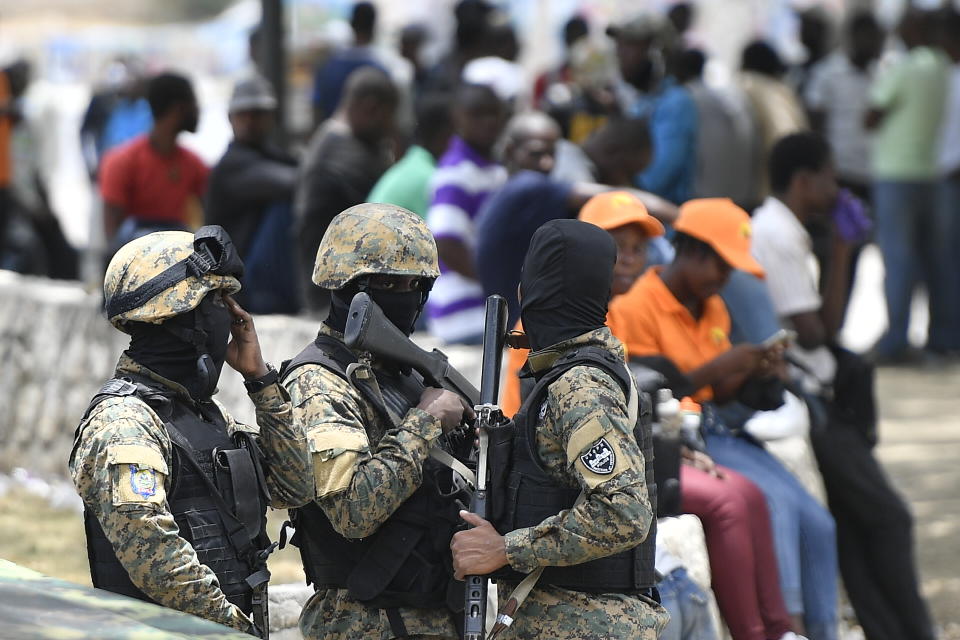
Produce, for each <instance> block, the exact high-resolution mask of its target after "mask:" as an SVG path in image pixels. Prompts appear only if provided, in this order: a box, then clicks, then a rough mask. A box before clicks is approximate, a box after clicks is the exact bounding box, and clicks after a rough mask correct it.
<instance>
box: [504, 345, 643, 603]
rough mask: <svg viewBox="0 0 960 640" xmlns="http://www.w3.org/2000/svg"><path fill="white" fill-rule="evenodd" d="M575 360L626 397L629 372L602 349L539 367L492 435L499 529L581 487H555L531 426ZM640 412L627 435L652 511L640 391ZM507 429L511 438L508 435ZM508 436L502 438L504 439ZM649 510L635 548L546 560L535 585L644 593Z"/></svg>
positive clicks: (528, 519)
mask: <svg viewBox="0 0 960 640" xmlns="http://www.w3.org/2000/svg"><path fill="white" fill-rule="evenodd" d="M576 366H591V367H597V368H599V369H601V370H603V371H604V372H605V373H607V374H609V375H610V376H611V377H613V379H614V380H616V381H617V382H618V383H619V384H620V388H621V389H622V390H623V393H624V396H625V397H626V398H628V399H629V397H630V388H631V385H630V378H629V377H628V376H629V375H630V374H629V372H628V371H627V369H626V366H625V365H624V363H623V361H622V360H620V359H618V358H617V357H616V356H615V355H614V354H612V353H610V352H609V351H607V350H606V349H602V348H599V347H581V348H579V349H575V350H573V351H570V352H568V353H567V354H565V355H564V356H562V357H561V358H559V359H558V360H557V362H556V363H555V364H554V366H553V367H552V368H551V369H549V370H548V371H547V372H545V373H544V374H543V375H542V376H541V377H540V379H539V380H538V381H537V383H536V385H535V386H534V387H533V389H532V390H531V391H530V392H529V393H528V394H527V395H526V397H525V399H524V401H523V404H522V405H521V407H520V410H519V411H518V412H517V414H516V415H515V416H514V418H513V421H512V429H511V428H509V427H507V428H506V429H505V430H504V431H503V433H502V435H501V434H497V435H493V436H492V437H491V439H492V442H493V445H492V447H491V458H492V462H491V482H492V484H493V495H492V496H491V505H492V515H493V519H494V524H495V526H496V528H497V530H498V531H500V532H506V531H513V530H515V529H521V528H524V527H532V526H536V525H538V524H540V523H541V522H543V521H544V520H545V519H547V518H549V517H551V516H555V515H556V514H558V513H560V512H561V511H563V510H565V509H570V508H571V507H573V505H574V503H575V502H576V500H577V498H578V496H579V495H580V492H581V489H580V487H579V486H577V485H568V486H561V485H559V484H558V483H557V481H556V480H555V479H554V478H553V477H551V476H550V475H549V474H548V473H547V472H546V470H545V469H544V468H543V466H542V464H541V461H540V458H539V455H538V454H537V444H536V442H537V426H538V424H539V422H540V411H541V407H542V405H543V403H544V402H545V401H546V396H547V388H548V387H549V386H550V384H551V383H553V382H555V381H556V380H557V379H558V378H560V376H562V375H563V374H564V373H566V372H567V371H568V370H569V369H571V368H573V367H576ZM638 402H639V407H638V409H639V411H638V414H637V424H636V426H635V427H634V436H635V437H636V439H637V443H638V444H639V446H640V450H641V452H642V453H643V457H644V460H645V462H646V465H645V472H646V483H647V491H648V493H649V496H650V506H651V509H652V510H653V513H654V514H656V511H657V507H656V505H657V485H656V482H655V481H654V475H653V458H654V455H653V431H652V419H651V418H652V416H651V402H650V399H649V398H648V397H647V396H646V394H639V397H638ZM511 433H512V438H510V437H509V436H510V434H511ZM506 438H509V441H508V440H506ZM656 527H657V521H656V517H654V518H653V519H652V520H651V523H650V530H649V532H648V533H647V537H646V539H645V540H644V541H643V542H641V543H640V544H639V545H637V546H636V547H634V548H632V549H629V550H627V551H622V552H620V553H617V554H615V555H612V556H607V557H605V558H598V559H597V560H591V561H590V562H585V563H583V564H578V565H573V566H568V567H547V568H546V569H545V570H544V572H543V575H542V577H541V578H540V584H551V585H555V586H558V587H563V588H565V589H571V590H574V591H586V592H591V593H614V592H643V591H646V590H649V589H652V588H653V587H654V586H655V585H656V582H657V580H656V572H655V570H654V560H655V558H654V556H655V550H656V538H657V529H656ZM494 577H496V578H498V579H506V580H507V581H510V582H516V581H519V580H521V579H522V578H523V575H521V574H519V573H517V572H515V571H512V570H507V571H501V572H499V573H497V574H496V575H495V576H494Z"/></svg>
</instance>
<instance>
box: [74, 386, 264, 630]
mask: <svg viewBox="0 0 960 640" xmlns="http://www.w3.org/2000/svg"><path fill="white" fill-rule="evenodd" d="M128 395H133V396H136V397H137V398H139V399H140V400H142V401H143V402H145V403H146V404H147V405H148V406H150V408H151V409H153V411H154V412H155V413H156V414H157V415H158V416H159V417H160V419H161V420H163V423H164V427H165V428H166V430H167V433H168V435H169V436H170V440H171V442H172V443H173V453H174V455H173V465H172V467H171V469H170V479H171V485H172V486H171V490H170V491H169V493H168V494H167V503H168V505H169V508H170V512H171V513H172V514H173V517H174V520H176V523H177V527H179V529H180V537H182V538H183V539H185V540H186V541H187V542H189V543H190V545H191V546H192V547H193V549H194V550H195V551H196V554H197V559H198V560H199V561H200V563H201V564H204V565H206V566H207V567H209V568H210V569H211V570H212V571H213V572H214V573H215V574H216V575H217V580H219V582H220V589H221V590H222V591H223V593H224V595H226V597H227V599H228V600H229V601H230V602H232V603H233V604H235V605H236V606H237V607H239V608H240V609H242V610H243V611H244V612H245V613H248V614H249V613H251V611H252V608H253V603H252V599H253V590H254V588H255V587H257V586H260V585H262V584H264V583H265V582H267V580H269V578H270V574H269V572H268V571H267V567H266V556H267V555H268V554H269V552H270V540H269V539H268V537H267V534H266V524H267V520H266V512H267V504H268V503H269V500H270V498H269V493H268V490H267V485H266V482H265V479H264V475H263V467H262V465H261V461H262V458H263V455H262V453H261V452H260V449H259V446H258V445H257V443H256V442H255V440H254V439H253V437H252V436H251V434H248V433H244V432H238V433H236V434H234V435H233V437H231V436H230V435H228V434H227V428H226V422H225V420H224V418H223V415H222V414H221V413H220V410H219V408H218V407H217V406H216V404H214V403H213V402H203V403H199V404H197V405H195V406H190V405H188V404H187V403H186V402H185V401H184V400H183V399H181V398H180V397H179V396H176V395H174V394H172V393H171V392H169V391H165V390H161V389H158V388H157V387H155V386H149V385H148V382H147V381H145V380H142V379H137V380H135V381H134V380H131V379H122V380H121V379H114V380H110V381H109V382H107V384H105V385H104V387H103V388H102V389H101V391H100V392H99V393H98V394H97V395H96V396H94V398H93V401H92V402H91V404H90V407H89V408H88V409H87V413H86V414H85V416H84V418H86V416H87V415H89V413H90V411H92V410H93V408H94V407H95V406H96V405H97V404H99V403H100V402H101V401H103V400H105V399H106V398H109V397H115V396H128ZM79 435H80V430H79V429H78V430H77V434H76V438H79ZM84 529H85V531H86V534H87V556H88V558H89V561H90V575H91V577H92V579H93V586H95V587H98V588H100V589H106V590H107V591H113V592H114V593H120V594H123V595H126V596H130V597H133V598H138V599H140V600H145V601H147V602H152V600H151V599H150V598H149V597H148V596H147V595H146V594H144V593H143V592H142V591H140V589H138V588H137V587H136V586H135V585H134V584H133V582H131V580H130V577H129V575H128V574H127V571H126V570H125V569H124V568H123V565H121V564H120V561H119V560H118V559H117V557H116V555H115V554H114V552H113V548H112V546H111V544H110V541H109V540H108V539H107V537H106V535H105V534H104V532H103V529H102V528H101V526H100V523H99V522H98V521H97V519H96V517H94V516H93V514H91V513H90V511H89V510H85V511H84Z"/></svg>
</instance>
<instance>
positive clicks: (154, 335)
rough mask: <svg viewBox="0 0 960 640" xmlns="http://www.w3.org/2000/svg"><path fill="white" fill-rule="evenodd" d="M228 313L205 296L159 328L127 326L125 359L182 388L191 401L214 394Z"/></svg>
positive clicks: (226, 337)
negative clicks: (128, 358) (191, 308)
mask: <svg viewBox="0 0 960 640" xmlns="http://www.w3.org/2000/svg"><path fill="white" fill-rule="evenodd" d="M230 322H231V317H230V312H229V311H228V310H227V309H226V307H222V306H219V305H217V304H216V303H214V301H213V296H211V295H208V296H207V297H205V298H204V299H203V300H202V301H201V302H200V304H199V305H198V306H197V307H196V308H195V309H193V310H192V311H190V312H188V313H182V314H180V315H178V316H175V317H173V318H170V319H169V320H167V321H166V322H164V323H163V324H159V325H156V324H148V323H145V322H135V323H131V324H130V325H129V328H130V346H129V347H127V355H128V356H129V357H130V358H132V359H133V360H134V361H135V362H137V363H138V364H140V365H143V366H144V367H146V368H147V369H150V370H151V371H153V372H154V373H156V374H158V375H160V376H163V377H164V378H166V379H168V380H170V381H172V382H176V383H178V384H180V385H183V386H184V387H185V388H186V389H187V391H188V392H189V393H190V396H191V397H192V398H194V399H195V400H207V399H209V398H210V396H211V395H213V392H214V391H215V390H216V387H217V381H218V380H219V379H220V372H221V370H222V369H223V363H224V361H225V360H226V353H227V343H228V341H229V339H230Z"/></svg>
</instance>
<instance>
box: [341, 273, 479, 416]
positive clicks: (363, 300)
mask: <svg viewBox="0 0 960 640" xmlns="http://www.w3.org/2000/svg"><path fill="white" fill-rule="evenodd" d="M343 341H344V343H345V344H346V345H347V346H348V347H350V348H351V349H357V350H360V351H369V352H370V353H372V354H374V355H377V356H380V357H382V358H385V359H388V360H391V361H393V362H396V363H398V364H401V365H405V366H408V367H410V368H412V369H415V370H416V371H418V372H419V373H420V375H422V376H423V377H424V379H425V381H426V382H427V384H429V385H431V386H435V387H443V388H444V389H447V390H449V391H453V392H454V393H456V394H457V395H459V396H460V397H461V398H463V399H465V400H466V401H467V402H469V403H470V404H471V405H476V404H477V403H478V402H479V401H480V392H479V391H477V388H476V387H474V386H473V385H472V384H470V381H469V380H467V379H466V378H465V377H464V376H463V374H461V373H460V372H459V371H457V370H456V369H454V368H453V367H452V366H450V362H449V361H448V360H447V356H446V355H445V354H444V353H443V352H442V351H440V350H438V349H434V350H433V351H432V352H430V351H426V350H425V349H421V348H420V347H418V346H417V345H416V344H414V342H413V341H412V340H410V338H409V337H408V336H406V335H405V334H404V333H403V332H402V331H400V329H398V328H397V327H396V326H395V325H394V324H393V323H392V322H390V320H388V319H387V317H386V315H384V313H383V310H382V309H381V308H380V307H379V306H377V303H376V302H374V301H373V299H372V298H370V296H369V295H368V294H366V293H363V292H361V293H358V294H357V295H355V296H354V297H353V300H352V301H351V302H350V311H349V312H348V314H347V324H346V327H345V328H344V332H343Z"/></svg>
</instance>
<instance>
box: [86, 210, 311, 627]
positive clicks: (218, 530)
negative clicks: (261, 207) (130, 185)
mask: <svg viewBox="0 0 960 640" xmlns="http://www.w3.org/2000/svg"><path fill="white" fill-rule="evenodd" d="M242 269H243V265H242V263H240V262H239V258H238V257H236V255H235V252H234V251H233V248H232V243H231V242H230V240H229V237H228V236H226V233H225V232H223V230H222V229H221V228H220V227H203V228H202V229H200V230H199V231H198V232H197V234H196V235H194V234H190V233H186V232H180V231H170V232H160V233H152V234H149V235H147V236H144V237H142V238H139V239H137V240H134V241H132V242H130V243H128V244H127V245H125V246H124V247H123V248H121V249H120V251H119V252H118V253H117V254H116V256H115V257H114V258H113V260H111V262H110V266H109V267H108V269H107V274H106V279H105V282H104V295H105V303H106V309H107V315H108V317H109V320H110V322H111V323H112V324H113V325H114V326H115V327H116V328H118V329H119V330H121V331H124V332H126V333H129V334H130V335H131V342H130V346H129V348H128V349H127V351H125V352H124V354H123V355H121V357H120V361H119V363H118V365H117V369H116V377H115V378H114V379H113V380H111V381H110V382H108V383H107V384H106V385H104V387H103V388H102V389H101V391H100V393H98V394H97V396H96V397H95V398H94V402H93V403H92V404H91V407H90V409H88V411H87V414H86V415H85V416H84V418H83V420H82V422H81V424H80V426H79V427H78V429H77V434H76V441H75V445H74V449H73V452H72V453H71V456H70V471H71V474H72V477H73V481H74V483H75V484H76V487H77V491H78V492H79V494H80V497H81V498H82V499H83V503H84V507H85V525H86V532H87V546H88V555H89V556H90V566H91V574H92V577H93V583H94V586H98V587H100V588H104V589H107V590H110V591H115V592H118V593H123V594H125V595H130V596H133V597H137V598H140V599H144V600H151V601H153V602H156V603H158V604H162V605H164V606H167V607H170V608H172V609H178V610H180V611H184V612H187V613H191V614H194V615H196V616H200V617H202V618H206V619H208V620H212V621H215V622H218V623H221V624H224V625H228V626H230V627H233V628H235V629H240V630H243V631H248V632H255V631H256V630H255V629H254V628H253V625H252V621H251V619H250V617H248V614H250V612H251V610H253V609H255V604H256V597H257V595H256V591H257V589H255V588H252V585H254V584H257V583H259V584H260V595H261V596H262V597H265V596H266V594H265V584H266V580H267V579H268V578H269V573H268V572H267V571H266V566H265V557H266V556H265V554H264V553H263V551H264V550H266V549H267V548H269V540H268V539H266V534H265V529H264V527H265V523H266V506H267V502H269V503H270V504H272V505H273V506H275V507H290V506H296V505H300V504H303V503H304V502H306V501H308V500H310V499H311V498H312V495H313V486H312V484H313V482H312V476H311V473H310V460H309V451H308V449H307V443H306V438H305V436H304V433H303V430H302V428H301V427H300V426H299V425H297V424H296V423H294V421H293V419H292V410H291V406H290V401H289V398H288V397H287V394H286V391H284V389H283V388H282V387H281V386H280V385H279V384H278V382H277V373H276V371H273V370H272V369H270V368H269V366H268V365H266V364H265V363H264V361H263V357H262V355H261V353H260V345H259V341H258V339H257V334H256V331H255V329H254V326H253V320H252V319H251V317H250V316H249V314H247V313H246V312H245V311H244V310H243V309H241V308H240V307H239V306H238V305H237V303H236V302H234V301H233V299H232V298H230V296H229V294H231V293H235V292H236V291H238V290H239V289H240V283H239V281H238V279H237V278H238V277H239V276H241V275H242ZM231 335H232V337H233V340H232V341H231V342H230V343H229V345H228V344H227V341H228V338H229V337H230V336H231ZM224 361H226V363H227V364H229V365H230V366H231V367H233V368H234V369H236V370H237V371H239V372H240V373H241V374H242V375H243V376H244V378H245V379H246V380H247V382H246V383H245V384H246V385H247V390H248V392H249V393H250V399H251V400H252V401H253V403H254V405H255V406H256V415H257V423H258V425H259V428H258V427H257V426H247V425H243V424H240V423H238V422H237V421H235V420H234V419H233V417H232V416H231V415H230V414H229V413H228V412H227V411H226V410H225V408H224V407H222V406H221V405H220V404H219V403H217V402H216V401H214V400H212V399H211V395H212V393H214V392H215V388H216V382H217V379H218V378H219V375H220V369H221V367H222V365H223V363H224ZM194 462H196V464H195V465H194Z"/></svg>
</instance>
